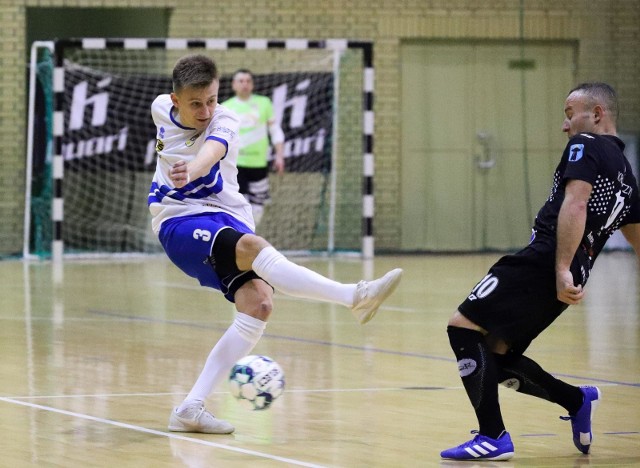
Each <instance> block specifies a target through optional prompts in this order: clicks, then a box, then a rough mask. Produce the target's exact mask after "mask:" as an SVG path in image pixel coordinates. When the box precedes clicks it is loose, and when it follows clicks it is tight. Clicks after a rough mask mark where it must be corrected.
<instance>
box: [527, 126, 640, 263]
mask: <svg viewBox="0 0 640 468" xmlns="http://www.w3.org/2000/svg"><path fill="white" fill-rule="evenodd" d="M623 151H624V143H623V142H622V141H621V140H620V139H619V138H617V137H615V136H612V135H596V134H592V133H581V134H579V135H576V136H574V137H573V138H571V140H569V143H568V144H567V147H566V148H565V150H564V153H563V154H562V159H561V160H560V163H559V164H558V167H557V168H556V171H555V174H554V177H553V186H552V188H551V195H550V196H549V198H548V200H547V202H546V203H545V204H544V205H543V207H542V208H541V209H540V211H539V212H538V215H537V216H536V220H535V224H534V236H535V238H538V237H543V238H546V239H545V240H547V241H552V242H553V243H554V244H555V242H556V230H557V226H558V213H559V212H560V207H561V206H562V202H563V200H564V193H565V187H566V184H567V181H569V180H571V179H578V180H583V181H585V182H588V183H589V184H591V186H592V187H593V190H592V192H591V197H590V198H589V202H588V205H587V221H586V225H585V230H584V234H583V236H582V242H581V246H582V248H583V250H584V251H585V252H586V253H588V255H589V257H590V260H591V262H590V263H591V265H590V266H593V262H594V261H595V259H596V257H597V256H598V254H599V253H600V251H601V250H602V248H603V247H604V244H605V243H606V242H607V239H609V237H610V236H611V234H613V233H614V231H615V230H616V229H618V228H620V227H621V226H624V225H625V224H630V223H638V222H640V201H639V198H638V186H637V183H636V178H635V177H634V175H633V171H632V169H631V165H630V164H629V161H628V160H627V158H626V157H625V156H624V153H623Z"/></svg>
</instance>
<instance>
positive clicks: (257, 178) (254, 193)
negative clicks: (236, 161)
mask: <svg viewBox="0 0 640 468" xmlns="http://www.w3.org/2000/svg"><path fill="white" fill-rule="evenodd" d="M238 185H239V186H240V187H239V191H240V193H241V194H243V195H244V196H245V198H246V199H247V201H248V202H249V203H251V204H252V205H264V204H265V203H268V202H269V200H270V199H271V197H270V194H269V168H268V167H238Z"/></svg>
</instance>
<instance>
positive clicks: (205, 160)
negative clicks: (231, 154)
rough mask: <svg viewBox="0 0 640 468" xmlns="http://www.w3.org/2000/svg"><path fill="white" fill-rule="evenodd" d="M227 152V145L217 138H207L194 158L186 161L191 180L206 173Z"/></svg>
mask: <svg viewBox="0 0 640 468" xmlns="http://www.w3.org/2000/svg"><path fill="white" fill-rule="evenodd" d="M225 154H227V147H226V146H225V145H224V144H223V143H221V142H219V141H218V140H207V141H205V142H204V144H203V145H202V148H200V151H198V154H197V155H196V157H195V158H193V159H192V160H191V161H189V162H188V163H187V170H188V171H189V176H190V178H191V180H194V179H197V178H198V177H203V176H205V175H207V174H208V173H209V172H210V171H211V168H212V167H213V166H214V165H215V164H216V163H217V162H218V161H220V160H221V159H222V158H223V157H224V155H225Z"/></svg>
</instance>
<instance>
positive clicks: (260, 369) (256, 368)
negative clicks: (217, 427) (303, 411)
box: [229, 355, 284, 410]
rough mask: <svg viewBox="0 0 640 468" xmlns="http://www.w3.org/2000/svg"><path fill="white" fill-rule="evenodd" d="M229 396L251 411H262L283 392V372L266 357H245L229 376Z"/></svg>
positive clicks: (236, 364)
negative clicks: (243, 403) (245, 405)
mask: <svg viewBox="0 0 640 468" xmlns="http://www.w3.org/2000/svg"><path fill="white" fill-rule="evenodd" d="M229 388H230V390H231V394H232V395H233V396H234V397H236V398H237V399H238V400H240V401H241V402H245V403H248V405H247V406H249V407H250V408H251V409H254V410H264V409H267V408H268V407H269V406H271V404H272V403H273V402H274V401H275V400H276V399H277V398H278V397H279V396H280V395H282V392H284V372H283V370H282V368H281V367H280V365H279V364H278V363H277V362H275V361H274V360H273V359H271V358H268V357H267V356H256V355H251V356H246V357H244V358H242V359H240V360H239V361H238V362H236V363H235V365H234V366H233V368H232V369H231V373H230V374H229Z"/></svg>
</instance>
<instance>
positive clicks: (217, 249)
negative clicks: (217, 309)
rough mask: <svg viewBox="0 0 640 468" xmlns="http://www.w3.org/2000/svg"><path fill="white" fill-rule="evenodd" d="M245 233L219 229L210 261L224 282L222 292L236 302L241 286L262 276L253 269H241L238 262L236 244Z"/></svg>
mask: <svg viewBox="0 0 640 468" xmlns="http://www.w3.org/2000/svg"><path fill="white" fill-rule="evenodd" d="M242 236H244V233H242V232H238V231H236V230H235V229H232V228H226V229H222V230H221V231H218V235H217V236H216V238H215V240H214V242H213V247H212V249H211V256H210V257H209V258H208V262H209V264H210V265H211V267H212V268H213V271H215V272H216V274H217V275H218V278H220V282H221V283H222V289H221V290H222V293H223V294H224V295H225V297H226V298H227V299H229V300H230V301H231V302H235V299H234V296H235V294H236V291H237V290H238V289H240V287H241V286H242V285H243V284H245V283H247V282H249V281H251V280H252V279H259V278H260V277H259V276H258V275H257V274H256V273H255V272H254V271H253V270H249V271H240V270H239V269H238V265H237V264H236V245H237V244H238V241H239V240H240V238H241V237H242Z"/></svg>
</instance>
